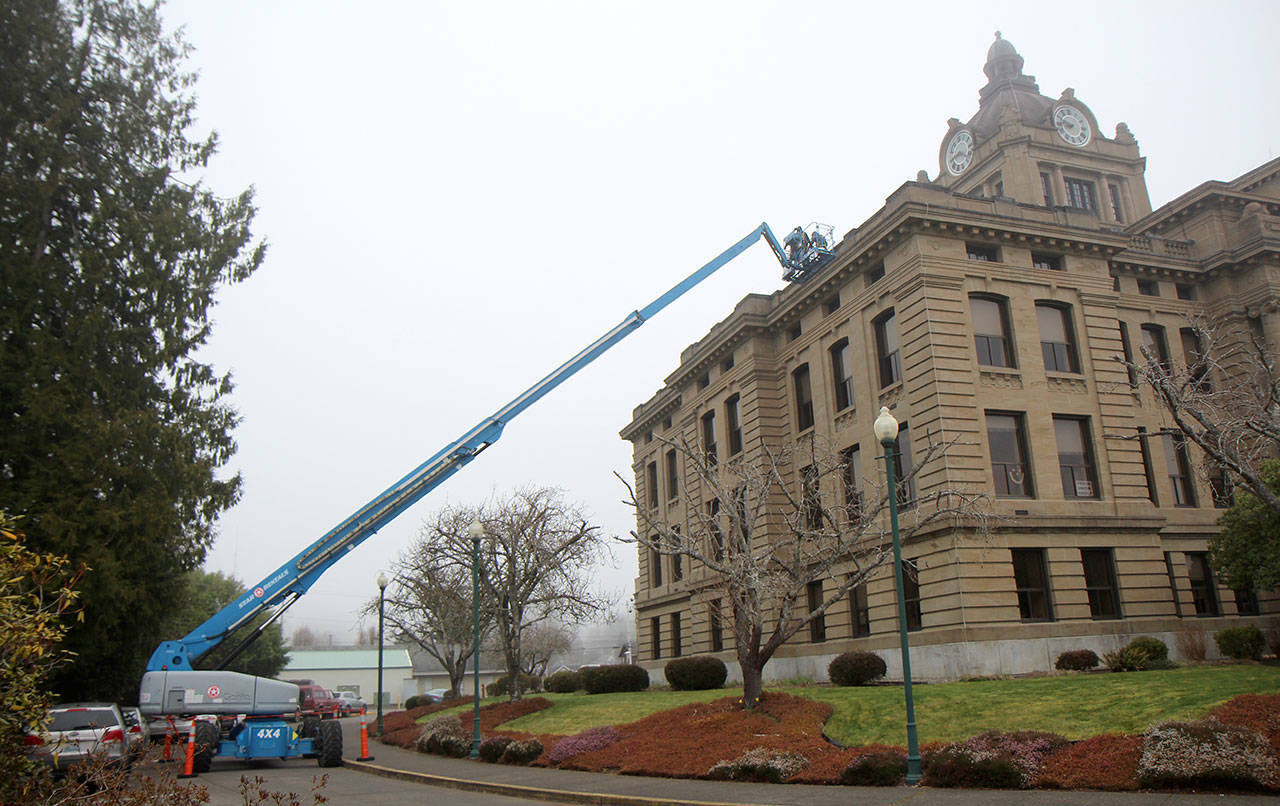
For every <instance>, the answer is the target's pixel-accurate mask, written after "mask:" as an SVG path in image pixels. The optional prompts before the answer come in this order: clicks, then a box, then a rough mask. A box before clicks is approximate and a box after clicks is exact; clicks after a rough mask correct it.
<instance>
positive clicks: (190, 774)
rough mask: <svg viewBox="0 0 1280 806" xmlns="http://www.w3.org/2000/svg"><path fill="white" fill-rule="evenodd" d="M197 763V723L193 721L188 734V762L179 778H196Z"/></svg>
mask: <svg viewBox="0 0 1280 806" xmlns="http://www.w3.org/2000/svg"><path fill="white" fill-rule="evenodd" d="M195 763H196V721H195V720H194V719H193V720H191V732H190V733H188V734H187V762H186V764H184V765H183V766H182V775H179V776H178V777H179V778H195V777H196V774H195V772H194V771H193V769H194V767H195Z"/></svg>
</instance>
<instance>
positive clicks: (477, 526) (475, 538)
mask: <svg viewBox="0 0 1280 806" xmlns="http://www.w3.org/2000/svg"><path fill="white" fill-rule="evenodd" d="M467 534H468V535H469V536H470V537H471V635H472V640H473V641H474V643H473V645H472V647H471V663H472V671H473V672H474V674H473V675H472V678H473V679H472V685H473V687H474V689H473V691H472V695H471V701H472V721H473V726H472V732H471V757H472V758H480V538H482V537H484V524H483V523H481V522H480V518H479V517H477V518H475V519H474V520H473V521H471V525H470V526H468V527H467Z"/></svg>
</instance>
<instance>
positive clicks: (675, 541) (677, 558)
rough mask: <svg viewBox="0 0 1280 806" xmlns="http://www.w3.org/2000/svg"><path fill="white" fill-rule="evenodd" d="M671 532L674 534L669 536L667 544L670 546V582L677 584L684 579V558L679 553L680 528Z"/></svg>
mask: <svg viewBox="0 0 1280 806" xmlns="http://www.w3.org/2000/svg"><path fill="white" fill-rule="evenodd" d="M673 531H674V532H675V534H673V535H672V536H671V541H670V543H669V545H670V546H671V581H672V582H679V581H680V580H682V579H684V556H683V555H681V554H680V553H679V550H680V527H679V526H677V527H675V529H674V530H673Z"/></svg>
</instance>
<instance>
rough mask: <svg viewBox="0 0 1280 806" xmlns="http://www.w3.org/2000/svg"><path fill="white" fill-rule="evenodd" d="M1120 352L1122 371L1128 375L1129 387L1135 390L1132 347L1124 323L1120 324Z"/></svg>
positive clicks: (1136, 378)
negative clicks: (1122, 359)
mask: <svg viewBox="0 0 1280 806" xmlns="http://www.w3.org/2000/svg"><path fill="white" fill-rule="evenodd" d="M1120 352H1121V354H1122V355H1124V361H1125V368H1124V371H1125V372H1127V373H1128V374H1129V387H1130V388H1132V389H1137V388H1138V374H1137V371H1136V370H1134V368H1133V346H1132V345H1131V344H1130V342H1129V326H1128V325H1126V324H1125V323H1124V322H1121V323H1120Z"/></svg>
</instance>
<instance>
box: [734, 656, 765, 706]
mask: <svg viewBox="0 0 1280 806" xmlns="http://www.w3.org/2000/svg"><path fill="white" fill-rule="evenodd" d="M738 665H739V666H741V667H742V709H743V710H744V711H750V710H751V709H753V708H755V707H756V706H757V705H759V704H760V697H761V695H763V694H764V668H763V666H761V665H759V664H755V663H752V662H749V661H744V660H742V659H741V658H739V659H738Z"/></svg>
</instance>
